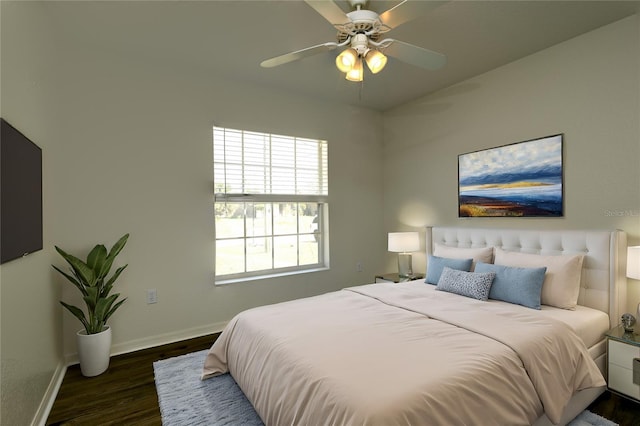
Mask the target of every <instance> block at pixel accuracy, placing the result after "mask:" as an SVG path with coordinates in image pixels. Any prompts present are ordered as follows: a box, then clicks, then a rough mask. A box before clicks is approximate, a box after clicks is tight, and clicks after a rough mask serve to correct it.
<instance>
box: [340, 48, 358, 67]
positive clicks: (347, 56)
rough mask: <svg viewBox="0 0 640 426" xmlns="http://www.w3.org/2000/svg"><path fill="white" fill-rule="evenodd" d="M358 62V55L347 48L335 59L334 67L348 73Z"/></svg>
mask: <svg viewBox="0 0 640 426" xmlns="http://www.w3.org/2000/svg"><path fill="white" fill-rule="evenodd" d="M357 60H358V53H357V52H356V51H355V50H353V49H351V48H349V49H345V50H344V51H343V52H342V53H341V54H339V55H338V56H337V57H336V66H337V67H338V69H339V70H340V71H342V72H349V71H350V70H351V69H352V68H353V66H354V65H355V64H356V62H357Z"/></svg>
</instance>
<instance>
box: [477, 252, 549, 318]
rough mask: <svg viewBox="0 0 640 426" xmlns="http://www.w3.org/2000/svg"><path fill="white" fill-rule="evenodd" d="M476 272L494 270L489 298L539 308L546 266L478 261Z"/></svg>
mask: <svg viewBox="0 0 640 426" xmlns="http://www.w3.org/2000/svg"><path fill="white" fill-rule="evenodd" d="M475 270H476V272H495V274H496V278H495V279H494V280H493V285H492V286H491V291H490V292H489V299H495V300H502V301H504V302H509V303H515V304H517V305H522V306H526V307H528V308H532V309H540V295H541V294H542V283H544V275H545V273H546V272H547V268H546V267H540V268H517V267H513V266H503V265H494V264H489V263H482V262H478V263H477V264H476V269H475Z"/></svg>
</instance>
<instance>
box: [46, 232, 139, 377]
mask: <svg viewBox="0 0 640 426" xmlns="http://www.w3.org/2000/svg"><path fill="white" fill-rule="evenodd" d="M128 238H129V234H126V235H124V236H123V237H122V238H120V239H119V240H118V241H117V242H116V243H115V244H114V245H113V247H111V250H109V251H108V252H107V248H106V247H105V246H104V245H102V244H98V245H96V246H95V247H94V248H93V249H92V250H91V251H90V252H89V254H88V255H87V260H86V261H82V260H80V259H79V258H77V257H75V256H73V255H71V254H69V253H66V252H65V251H64V250H62V249H61V248H60V247H58V246H56V251H57V252H58V253H60V255H61V256H62V257H63V259H64V260H66V261H67V263H68V264H69V269H70V273H66V272H64V271H62V270H61V269H60V268H58V267H56V266H55V265H51V266H53V268H54V269H55V270H56V271H58V272H60V273H61V274H62V275H64V277H65V278H67V279H68V280H69V281H70V282H71V283H72V284H73V285H74V286H76V288H77V289H78V290H79V291H80V293H82V298H83V300H84V303H85V305H86V311H87V314H86V315H85V313H84V312H83V311H82V309H80V308H78V307H76V306H73V305H69V304H67V303H65V302H63V301H60V303H61V304H62V306H64V307H65V308H66V309H67V310H69V312H71V313H72V314H73V315H74V316H75V317H76V318H78V319H79V320H80V322H81V323H82V325H83V326H84V329H83V330H80V331H78V332H77V333H76V336H77V339H76V341H77V344H78V357H79V358H80V370H81V371H82V375H83V376H86V377H93V376H97V375H99V374H102V373H103V372H104V371H106V369H107V368H108V367H109V359H110V355H111V328H110V327H109V326H108V325H107V320H108V319H109V318H110V317H111V315H113V313H114V312H115V311H116V309H118V308H119V307H120V305H122V304H123V303H124V302H125V300H127V299H126V298H124V299H122V300H120V301H118V297H120V293H114V294H110V293H111V290H112V289H113V284H114V283H115V281H116V280H117V279H118V277H119V276H120V274H121V273H122V271H123V270H124V269H125V268H126V267H127V266H128V265H124V266H121V267H119V268H118V269H116V271H115V272H114V273H113V275H111V277H110V278H107V275H109V272H110V271H111V266H112V265H113V261H114V260H115V258H116V256H117V255H118V253H120V251H121V250H122V248H123V247H124V245H125V244H126V242H127V239H128Z"/></svg>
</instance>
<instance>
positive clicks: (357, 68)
mask: <svg viewBox="0 0 640 426" xmlns="http://www.w3.org/2000/svg"><path fill="white" fill-rule="evenodd" d="M345 78H346V79H347V80H349V81H362V80H363V79H364V70H363V69H362V59H360V58H357V59H356V62H355V64H353V67H352V68H351V69H350V70H349V71H347V75H346V76H345Z"/></svg>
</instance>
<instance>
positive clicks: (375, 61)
mask: <svg viewBox="0 0 640 426" xmlns="http://www.w3.org/2000/svg"><path fill="white" fill-rule="evenodd" d="M365 60H366V62H367V66H368V67H369V69H370V70H371V72H372V73H373V74H377V73H379V72H380V71H382V69H383V68H384V66H385V65H386V64H387V57H386V56H384V55H383V54H382V52H380V51H379V50H370V51H369V53H367V55H366V56H365Z"/></svg>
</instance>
